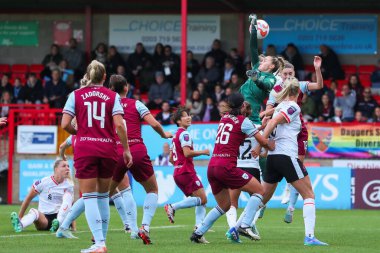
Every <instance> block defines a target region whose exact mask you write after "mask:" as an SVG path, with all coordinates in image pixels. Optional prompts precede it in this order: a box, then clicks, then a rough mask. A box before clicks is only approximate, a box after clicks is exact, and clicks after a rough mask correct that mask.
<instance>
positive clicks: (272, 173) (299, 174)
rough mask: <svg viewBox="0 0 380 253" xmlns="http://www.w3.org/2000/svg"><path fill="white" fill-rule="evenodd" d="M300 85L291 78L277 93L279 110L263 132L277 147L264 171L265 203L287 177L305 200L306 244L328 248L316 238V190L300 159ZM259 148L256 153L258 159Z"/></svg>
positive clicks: (277, 109)
mask: <svg viewBox="0 0 380 253" xmlns="http://www.w3.org/2000/svg"><path fill="white" fill-rule="evenodd" d="M299 90H300V85H299V82H298V80H297V79H296V78H294V77H291V78H288V79H287V80H286V81H285V82H284V87H283V89H282V90H281V92H279V93H278V94H276V100H277V102H278V103H279V105H278V106H277V107H276V109H275V112H274V114H273V118H272V119H271V120H270V121H269V122H268V124H267V126H266V128H265V130H264V135H263V136H264V138H268V137H269V136H270V138H271V139H272V140H274V141H275V144H276V147H275V149H274V150H273V151H269V152H268V159H267V168H266V170H265V171H264V175H263V180H264V184H263V185H264V191H265V193H264V200H263V202H264V203H267V202H268V201H269V200H270V198H271V197H272V195H273V193H274V191H275V190H276V187H277V184H278V182H280V181H281V180H282V178H284V177H285V179H286V181H287V182H288V183H291V184H292V186H293V187H294V188H296V190H297V191H298V192H299V193H300V194H301V196H302V198H303V199H304V206H303V217H304V222H305V239H304V245H307V246H325V245H327V244H326V243H324V242H321V241H319V240H318V239H316V238H315V236H314V227H315V216H316V215H315V201H314V198H315V197H314V191H313V188H312V186H311V182H310V178H309V176H308V173H307V171H306V168H305V167H304V166H303V163H302V162H301V161H300V160H299V159H298V142H297V136H298V134H299V132H300V130H301V119H300V113H301V108H300V107H299V106H298V105H297V98H298V95H299ZM259 152H260V147H259V146H258V147H256V148H255V150H254V153H255V155H256V156H258V154H259Z"/></svg>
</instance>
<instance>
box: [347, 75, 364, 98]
mask: <svg viewBox="0 0 380 253" xmlns="http://www.w3.org/2000/svg"><path fill="white" fill-rule="evenodd" d="M348 86H349V87H350V89H351V90H354V91H355V92H356V101H359V100H361V99H362V98H363V86H362V84H361V83H360V80H359V76H358V75H356V74H354V75H351V76H350V78H349V79H348Z"/></svg>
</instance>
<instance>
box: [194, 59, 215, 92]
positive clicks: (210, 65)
mask: <svg viewBox="0 0 380 253" xmlns="http://www.w3.org/2000/svg"><path fill="white" fill-rule="evenodd" d="M219 80H220V72H219V69H218V68H217V67H216V66H215V60H214V58H213V57H212V56H208V57H207V58H206V61H205V67H203V68H201V70H200V71H199V73H198V75H197V76H196V78H195V81H196V82H197V83H200V82H202V83H204V84H205V86H206V91H207V92H208V93H211V92H212V91H213V90H214V85H215V84H216V83H217V82H218V81H219Z"/></svg>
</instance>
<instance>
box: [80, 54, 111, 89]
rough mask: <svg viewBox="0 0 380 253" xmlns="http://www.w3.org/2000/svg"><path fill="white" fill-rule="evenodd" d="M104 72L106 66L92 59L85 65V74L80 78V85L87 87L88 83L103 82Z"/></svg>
mask: <svg viewBox="0 0 380 253" xmlns="http://www.w3.org/2000/svg"><path fill="white" fill-rule="evenodd" d="M105 74H106V68H105V67H104V65H103V64H102V63H101V62H99V61H97V60H93V61H92V62H91V63H90V65H88V66H87V71H86V74H85V75H84V76H83V78H82V79H81V80H80V85H81V87H87V86H89V85H90V84H100V83H102V82H103V77H104V75H105Z"/></svg>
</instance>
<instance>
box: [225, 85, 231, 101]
mask: <svg viewBox="0 0 380 253" xmlns="http://www.w3.org/2000/svg"><path fill="white" fill-rule="evenodd" d="M232 93H233V92H232V89H231V88H230V87H227V88H226V90H225V91H224V94H225V95H226V99H228V96H229V95H231V94H232Z"/></svg>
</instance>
